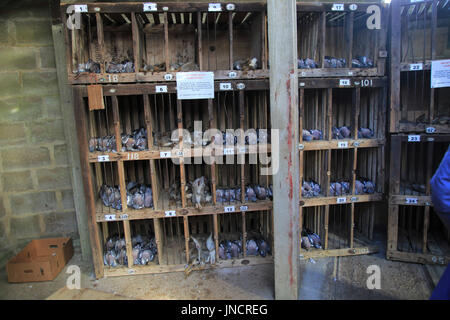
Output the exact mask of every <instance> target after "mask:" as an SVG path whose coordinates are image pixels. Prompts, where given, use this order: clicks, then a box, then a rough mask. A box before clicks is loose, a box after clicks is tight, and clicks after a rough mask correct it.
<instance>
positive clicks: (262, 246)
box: [256, 239, 270, 257]
mask: <svg viewBox="0 0 450 320" xmlns="http://www.w3.org/2000/svg"><path fill="white" fill-rule="evenodd" d="M256 244H257V245H258V249H259V250H258V252H259V255H260V256H261V257H265V256H267V255H268V254H270V246H269V243H268V242H267V241H265V240H264V239H258V240H257V241H256Z"/></svg>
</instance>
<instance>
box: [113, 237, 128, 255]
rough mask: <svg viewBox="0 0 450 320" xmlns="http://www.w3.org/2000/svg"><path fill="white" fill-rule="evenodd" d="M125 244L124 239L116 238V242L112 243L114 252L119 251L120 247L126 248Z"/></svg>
mask: <svg viewBox="0 0 450 320" xmlns="http://www.w3.org/2000/svg"><path fill="white" fill-rule="evenodd" d="M126 246H127V244H126V242H125V239H123V238H122V239H118V240H117V241H116V243H115V244H114V250H115V251H116V252H120V251H121V250H122V248H126Z"/></svg>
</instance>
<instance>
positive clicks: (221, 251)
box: [219, 242, 227, 260]
mask: <svg viewBox="0 0 450 320" xmlns="http://www.w3.org/2000/svg"><path fill="white" fill-rule="evenodd" d="M219 259H221V260H226V259H227V255H226V249H225V245H224V244H223V243H222V242H220V243H219Z"/></svg>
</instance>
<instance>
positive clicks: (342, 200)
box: [336, 197, 347, 203]
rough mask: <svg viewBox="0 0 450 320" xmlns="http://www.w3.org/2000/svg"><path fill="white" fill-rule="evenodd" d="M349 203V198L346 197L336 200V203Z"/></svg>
mask: <svg viewBox="0 0 450 320" xmlns="http://www.w3.org/2000/svg"><path fill="white" fill-rule="evenodd" d="M346 202H347V198H346V197H341V198H337V199H336V203H346Z"/></svg>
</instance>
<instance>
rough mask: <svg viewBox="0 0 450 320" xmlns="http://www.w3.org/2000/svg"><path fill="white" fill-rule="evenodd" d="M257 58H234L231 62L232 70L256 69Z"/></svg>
mask: <svg viewBox="0 0 450 320" xmlns="http://www.w3.org/2000/svg"><path fill="white" fill-rule="evenodd" d="M258 64H259V63H258V59H257V58H255V57H253V58H249V59H243V60H236V61H235V62H234V63H233V68H234V70H239V71H248V70H255V69H258Z"/></svg>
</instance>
